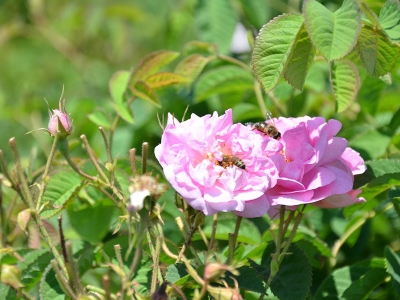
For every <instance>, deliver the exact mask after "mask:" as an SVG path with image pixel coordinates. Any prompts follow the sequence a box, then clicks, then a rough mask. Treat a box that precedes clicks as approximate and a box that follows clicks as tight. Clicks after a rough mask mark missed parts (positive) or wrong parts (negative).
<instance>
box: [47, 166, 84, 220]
mask: <svg viewBox="0 0 400 300" xmlns="http://www.w3.org/2000/svg"><path fill="white" fill-rule="evenodd" d="M82 187H83V186H82V183H81V179H80V177H79V175H78V174H76V173H75V172H73V171H65V170H62V171H60V172H58V173H57V174H55V175H54V176H51V177H50V182H49V184H48V185H47V187H46V191H45V192H44V195H43V200H42V203H46V202H48V203H49V204H48V205H47V206H45V208H44V210H43V211H41V212H40V216H41V217H42V218H50V217H52V216H54V215H56V214H58V213H59V212H61V211H62V210H63V209H64V208H66V207H67V206H68V204H69V203H70V202H71V201H72V200H74V199H75V197H76V196H77V194H78V192H79V191H80V189H81V188H82Z"/></svg>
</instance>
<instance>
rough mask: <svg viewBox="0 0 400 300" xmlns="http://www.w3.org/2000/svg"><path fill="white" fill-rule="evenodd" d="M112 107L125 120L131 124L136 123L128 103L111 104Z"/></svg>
mask: <svg viewBox="0 0 400 300" xmlns="http://www.w3.org/2000/svg"><path fill="white" fill-rule="evenodd" d="M111 106H112V107H113V108H114V110H115V112H116V113H117V114H118V115H119V116H120V117H121V118H122V119H123V120H125V121H126V122H128V123H130V124H133V123H135V121H134V119H133V116H132V111H131V109H130V107H129V105H128V104H127V103H111Z"/></svg>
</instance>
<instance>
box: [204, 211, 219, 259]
mask: <svg viewBox="0 0 400 300" xmlns="http://www.w3.org/2000/svg"><path fill="white" fill-rule="evenodd" d="M217 225H218V213H216V214H215V215H214V216H213V225H212V230H211V237H210V243H209V244H208V249H207V254H208V253H210V251H212V248H213V247H214V241H215V234H216V232H217ZM207 257H208V255H207Z"/></svg>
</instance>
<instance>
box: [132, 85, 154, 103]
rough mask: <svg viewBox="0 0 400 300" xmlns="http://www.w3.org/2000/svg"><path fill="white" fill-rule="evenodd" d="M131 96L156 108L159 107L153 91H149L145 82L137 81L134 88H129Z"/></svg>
mask: <svg viewBox="0 0 400 300" xmlns="http://www.w3.org/2000/svg"><path fill="white" fill-rule="evenodd" d="M131 91H132V93H133V95H135V96H136V97H138V98H140V99H143V100H146V101H149V102H150V103H152V104H154V105H155V106H157V107H161V103H160V100H159V99H158V96H157V94H156V93H155V91H154V90H153V89H151V88H150V87H149V86H148V85H147V84H146V83H145V82H143V81H138V82H136V84H135V86H134V87H131Z"/></svg>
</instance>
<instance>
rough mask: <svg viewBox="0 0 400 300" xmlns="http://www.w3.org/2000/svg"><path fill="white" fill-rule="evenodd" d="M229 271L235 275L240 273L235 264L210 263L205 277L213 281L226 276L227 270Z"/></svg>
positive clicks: (206, 268)
mask: <svg viewBox="0 0 400 300" xmlns="http://www.w3.org/2000/svg"><path fill="white" fill-rule="evenodd" d="M226 271H229V272H231V273H232V274H234V275H239V273H238V271H237V270H236V269H235V268H234V267H233V266H228V265H223V264H220V263H218V262H211V263H208V264H207V265H206V267H205V269H204V279H205V280H207V281H213V280H217V279H219V278H220V277H221V276H222V277H224V275H225V272H226Z"/></svg>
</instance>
